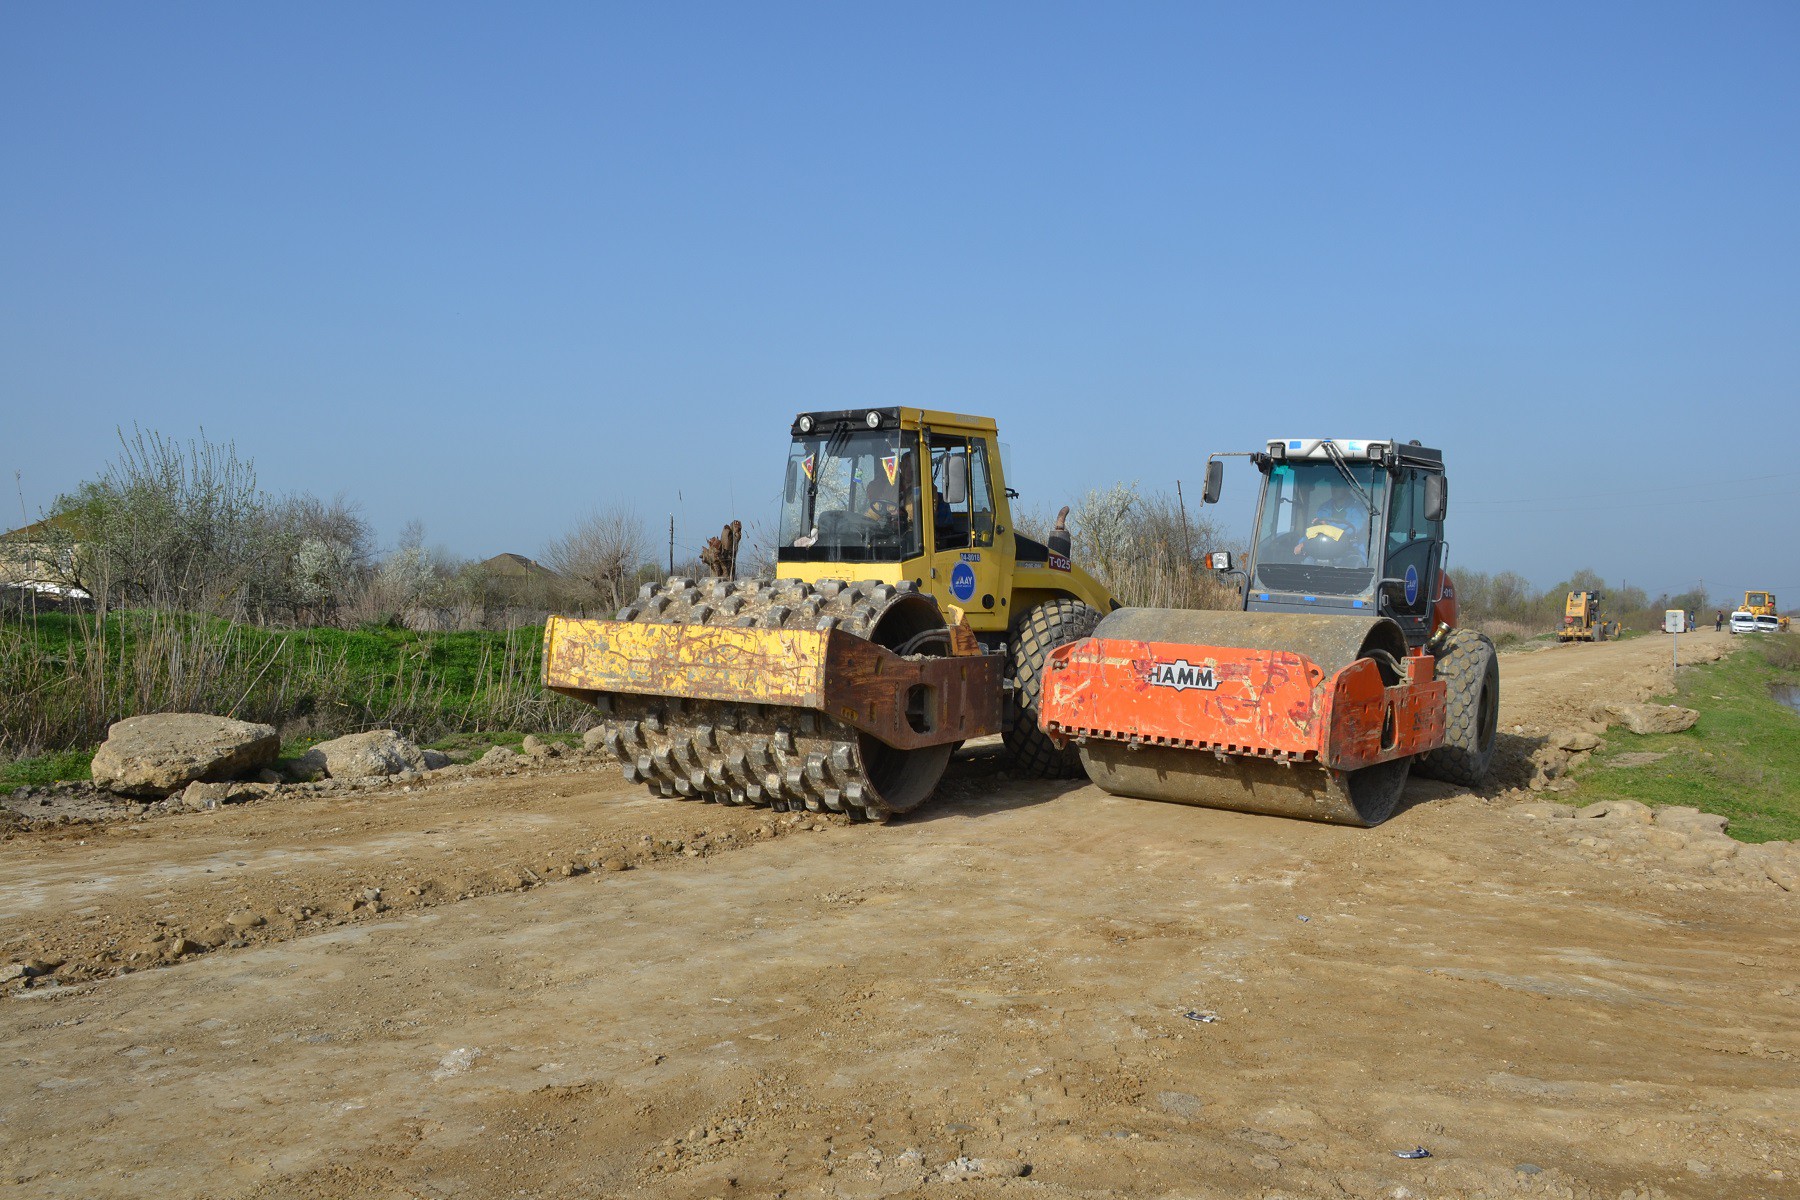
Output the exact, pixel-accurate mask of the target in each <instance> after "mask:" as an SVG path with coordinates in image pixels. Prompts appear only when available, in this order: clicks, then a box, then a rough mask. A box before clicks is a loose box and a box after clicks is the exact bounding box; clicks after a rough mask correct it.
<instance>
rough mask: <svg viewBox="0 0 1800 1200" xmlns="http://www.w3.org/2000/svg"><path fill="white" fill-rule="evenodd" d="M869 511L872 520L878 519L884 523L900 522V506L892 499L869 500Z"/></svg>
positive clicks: (895, 523)
mask: <svg viewBox="0 0 1800 1200" xmlns="http://www.w3.org/2000/svg"><path fill="white" fill-rule="evenodd" d="M869 512H870V513H871V514H872V519H873V520H876V521H880V522H881V523H882V524H884V525H898V524H899V523H900V506H899V505H898V504H895V503H894V502H893V501H892V500H871V501H869Z"/></svg>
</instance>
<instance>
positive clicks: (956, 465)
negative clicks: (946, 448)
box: [944, 454, 969, 508]
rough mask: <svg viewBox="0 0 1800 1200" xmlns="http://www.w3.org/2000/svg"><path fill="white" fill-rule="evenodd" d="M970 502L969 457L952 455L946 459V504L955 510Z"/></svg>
mask: <svg viewBox="0 0 1800 1200" xmlns="http://www.w3.org/2000/svg"><path fill="white" fill-rule="evenodd" d="M968 502H969V456H968V455H967V454H952V455H950V456H948V457H947V458H945V459H944V503H945V504H948V505H950V506H951V507H952V508H955V507H956V506H957V505H959V504H967V503H968Z"/></svg>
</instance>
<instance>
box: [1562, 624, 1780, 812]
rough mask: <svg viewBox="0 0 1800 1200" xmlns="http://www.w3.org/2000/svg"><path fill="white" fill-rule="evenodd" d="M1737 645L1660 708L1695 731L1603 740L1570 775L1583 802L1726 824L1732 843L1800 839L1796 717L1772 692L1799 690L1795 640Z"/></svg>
mask: <svg viewBox="0 0 1800 1200" xmlns="http://www.w3.org/2000/svg"><path fill="white" fill-rule="evenodd" d="M1743 641H1744V643H1745V644H1744V645H1743V646H1742V647H1741V648H1740V649H1739V652H1738V653H1736V654H1733V655H1730V656H1729V657H1727V658H1723V659H1720V660H1719V661H1718V662H1714V663H1707V664H1705V665H1702V666H1697V667H1693V668H1684V669H1683V671H1682V673H1681V682H1680V689H1679V691H1678V693H1677V694H1676V695H1674V696H1670V697H1666V698H1665V699H1666V700H1668V701H1671V702H1673V703H1676V704H1682V705H1685V706H1687V707H1688V708H1692V709H1696V710H1698V711H1699V713H1700V719H1699V720H1698V721H1696V722H1695V724H1694V727H1693V728H1692V729H1689V730H1687V731H1685V732H1683V733H1670V734H1651V735H1646V736H1641V737H1640V736H1638V735H1636V734H1633V733H1630V732H1628V731H1626V730H1624V729H1622V728H1615V729H1613V730H1612V731H1610V732H1609V733H1608V734H1607V735H1606V745H1605V747H1604V748H1603V749H1601V750H1599V751H1597V752H1596V753H1595V755H1594V757H1593V759H1592V761H1591V762H1589V763H1588V765H1587V766H1586V767H1585V768H1583V769H1582V770H1580V771H1579V772H1577V774H1576V779H1577V780H1578V781H1579V783H1580V785H1581V791H1580V796H1581V799H1582V801H1583V802H1593V801H1597V800H1613V799H1621V800H1641V801H1643V802H1644V803H1645V804H1649V805H1652V806H1660V805H1668V804H1685V805H1690V806H1692V807H1694V808H1698V809H1700V810H1702V811H1704V812H1710V813H1718V814H1720V815H1722V816H1725V817H1728V818H1730V820H1731V828H1730V830H1729V832H1730V833H1731V835H1732V836H1733V837H1735V838H1737V839H1738V840H1739V841H1745V842H1768V841H1786V840H1790V839H1794V838H1800V713H1796V712H1795V711H1794V710H1793V709H1791V708H1789V707H1787V706H1786V705H1784V704H1783V703H1781V701H1779V700H1777V699H1776V698H1775V689H1777V688H1780V687H1793V688H1800V637H1792V636H1791V635H1783V634H1749V635H1746V636H1745V637H1744V639H1743ZM1648 755H1660V756H1661V757H1658V758H1655V759H1653V760H1651V759H1648V758H1647V757H1646V756H1648ZM1633 764H1636V765H1633Z"/></svg>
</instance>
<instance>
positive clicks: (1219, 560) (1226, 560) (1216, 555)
mask: <svg viewBox="0 0 1800 1200" xmlns="http://www.w3.org/2000/svg"><path fill="white" fill-rule="evenodd" d="M1215 465H1216V464H1215ZM1207 503H1209V504H1210V503H1211V501H1208V502H1207ZM1206 565H1207V566H1209V567H1211V568H1212V569H1213V570H1215V571H1229V570H1231V551H1229V550H1214V551H1212V552H1210V553H1209V554H1207V556H1206Z"/></svg>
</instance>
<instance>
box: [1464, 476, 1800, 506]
mask: <svg viewBox="0 0 1800 1200" xmlns="http://www.w3.org/2000/svg"><path fill="white" fill-rule="evenodd" d="M1794 476H1795V472H1793V471H1777V472H1775V473H1774V474H1771V475H1740V476H1738V477H1737V478H1735V479H1721V480H1715V481H1713V482H1711V483H1702V484H1683V485H1681V486H1673V487H1660V488H1645V489H1642V490H1624V489H1620V488H1614V489H1612V490H1611V491H1606V492H1584V493H1574V494H1567V493H1549V494H1546V493H1538V494H1535V495H1527V496H1509V497H1507V498H1505V499H1503V500H1482V499H1479V498H1477V499H1474V500H1468V499H1462V500H1458V501H1457V503H1458V504H1476V505H1484V504H1541V503H1544V502H1546V501H1551V500H1617V499H1620V498H1621V497H1626V496H1658V495H1664V494H1666V493H1669V492H1688V491H1692V490H1694V489H1695V488H1709V489H1710V488H1715V487H1732V486H1736V485H1739V484H1745V483H1761V482H1764V481H1765V480H1770V479H1791V478H1793V477H1794ZM1737 498H1738V497H1732V499H1737Z"/></svg>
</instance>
